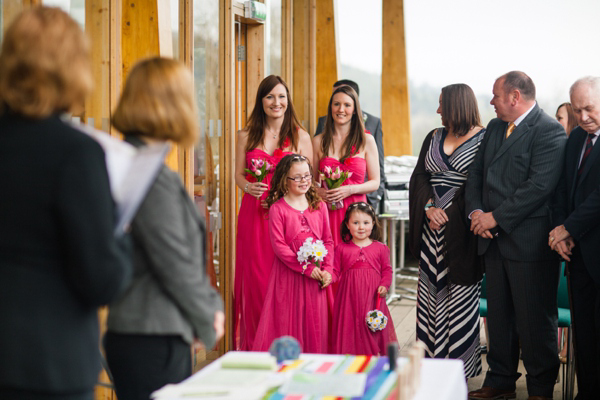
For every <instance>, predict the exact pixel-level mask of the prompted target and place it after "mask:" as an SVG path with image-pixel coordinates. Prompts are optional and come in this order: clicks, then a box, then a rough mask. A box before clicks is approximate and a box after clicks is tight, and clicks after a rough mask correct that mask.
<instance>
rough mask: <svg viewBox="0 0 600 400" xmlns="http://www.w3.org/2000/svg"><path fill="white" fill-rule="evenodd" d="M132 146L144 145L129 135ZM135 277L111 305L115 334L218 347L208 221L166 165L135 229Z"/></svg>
mask: <svg viewBox="0 0 600 400" xmlns="http://www.w3.org/2000/svg"><path fill="white" fill-rule="evenodd" d="M126 140H127V141H128V142H130V143H131V144H133V145H134V146H137V147H139V146H141V145H143V142H142V141H141V140H140V139H139V138H137V137H135V136H126ZM131 235H132V238H133V244H134V248H133V250H134V251H133V254H134V258H133V261H134V276H133V281H132V282H131V285H129V287H128V288H127V290H126V291H125V293H123V295H122V296H121V297H120V298H119V299H118V300H117V301H115V302H114V303H113V304H111V306H110V312H109V315H108V322H107V326H108V330H109V331H111V332H115V333H125V334H146V335H180V336H181V337H182V338H183V339H184V340H185V341H186V342H188V343H190V344H191V343H192V341H193V339H194V338H199V339H200V340H202V342H203V343H204V345H205V346H206V348H207V349H211V348H213V347H214V345H215V330H214V327H213V326H214V320H215V312H216V311H217V310H222V309H223V304H222V301H221V298H220V297H219V294H218V293H217V292H216V290H215V289H213V288H212V286H211V285H210V281H209V279H208V277H207V275H206V263H205V258H206V254H205V253H206V251H205V245H204V243H205V240H206V235H205V229H204V223H203V221H202V220H201V218H200V215H199V214H198V210H197V209H196V205H195V204H194V202H193V201H192V199H191V198H190V196H189V195H188V193H187V192H186V190H185V188H184V187H183V185H182V184H181V179H180V178H179V175H177V174H176V173H175V172H173V171H171V170H170V169H169V168H167V167H166V166H163V167H162V169H161V171H160V172H159V174H158V176H157V178H156V181H155V182H154V184H153V185H152V187H151V188H150V190H149V192H148V194H147V195H146V198H145V199H144V201H143V202H142V204H141V205H140V209H139V210H138V212H137V214H136V216H135V218H134V219H133V222H132V226H131Z"/></svg>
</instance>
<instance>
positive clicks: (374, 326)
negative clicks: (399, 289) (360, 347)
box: [366, 294, 388, 332]
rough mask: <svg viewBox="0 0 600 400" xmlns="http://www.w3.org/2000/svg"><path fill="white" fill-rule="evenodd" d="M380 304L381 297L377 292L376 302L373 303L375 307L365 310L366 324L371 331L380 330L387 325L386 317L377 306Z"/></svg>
mask: <svg viewBox="0 0 600 400" xmlns="http://www.w3.org/2000/svg"><path fill="white" fill-rule="evenodd" d="M380 305H381V297H380V296H379V294H378V295H377V304H376V305H375V309H374V310H371V311H369V312H367V318H366V320H367V326H368V327H369V329H370V330H371V332H377V331H382V330H384V329H385V327H386V326H387V321H388V319H387V317H386V316H385V315H383V313H382V312H381V311H380V310H379V306H380Z"/></svg>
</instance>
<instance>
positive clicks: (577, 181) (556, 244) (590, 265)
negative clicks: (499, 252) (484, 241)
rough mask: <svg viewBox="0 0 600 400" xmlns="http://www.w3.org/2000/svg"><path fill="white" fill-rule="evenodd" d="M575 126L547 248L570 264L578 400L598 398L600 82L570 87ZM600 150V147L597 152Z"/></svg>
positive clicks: (585, 81)
mask: <svg viewBox="0 0 600 400" xmlns="http://www.w3.org/2000/svg"><path fill="white" fill-rule="evenodd" d="M571 104H572V105H573V110H574V112H575V116H576V118H577V122H578V123H579V127H577V128H575V129H574V130H573V131H572V132H571V135H570V136H569V139H568V141H567V146H566V150H565V162H564V167H563V175H562V177H561V180H560V183H559V185H558V189H557V191H556V202H555V207H554V210H553V220H554V223H555V225H557V227H556V228H555V229H553V230H552V231H551V232H550V234H549V238H548V244H549V245H550V247H551V248H552V249H553V250H556V251H557V252H558V253H559V254H560V255H561V256H562V257H563V258H564V259H565V260H567V261H569V264H568V268H567V271H568V275H569V291H570V292H571V309H572V316H573V330H574V340H575V346H576V347H575V350H576V352H575V362H576V364H577V383H578V389H579V394H578V396H577V399H578V400H585V399H597V398H599V397H600V257H598V251H597V248H598V244H599V243H600V148H598V147H596V146H595V143H596V141H597V139H598V135H599V134H600V78H597V77H585V78H581V79H579V80H577V81H576V82H575V83H574V84H573V86H571ZM599 147H600V146H599Z"/></svg>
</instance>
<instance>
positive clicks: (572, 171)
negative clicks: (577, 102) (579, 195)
mask: <svg viewBox="0 0 600 400" xmlns="http://www.w3.org/2000/svg"><path fill="white" fill-rule="evenodd" d="M573 134H577V140H576V141H575V145H574V146H573V151H574V152H575V154H573V155H572V156H571V160H570V161H571V163H570V165H569V168H568V169H567V171H566V172H567V174H568V177H569V178H570V179H569V180H568V181H567V182H570V183H571V187H570V188H569V195H570V197H571V198H572V197H573V195H575V188H576V187H577V170H578V169H579V158H580V157H581V151H582V149H583V144H584V143H585V139H586V136H585V132H583V131H582V132H579V131H577V132H576V133H575V132H573ZM594 147H596V145H594ZM591 156H592V155H591V154H590V156H589V158H591ZM586 162H587V161H586ZM588 165H589V164H588Z"/></svg>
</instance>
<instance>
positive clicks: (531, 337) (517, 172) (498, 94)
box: [466, 71, 566, 399]
mask: <svg viewBox="0 0 600 400" xmlns="http://www.w3.org/2000/svg"><path fill="white" fill-rule="evenodd" d="M490 104H492V105H493V106H494V108H495V110H496V114H497V116H498V118H495V119H493V120H492V121H490V123H489V124H488V126H487V133H486V135H485V138H484V139H483V143H482V144H481V148H480V150H479V153H478V154H477V156H476V158H475V160H474V161H473V164H472V165H471V168H470V169H469V177H468V179H467V185H466V212H467V216H468V217H470V218H471V230H472V231H473V233H474V234H476V235H479V236H480V237H479V240H478V252H479V254H480V255H483V256H484V260H485V267H486V274H487V295H488V330H489V343H490V347H489V352H488V356H487V361H488V364H489V366H490V368H489V370H488V372H487V375H486V378H485V381H484V383H483V387H482V388H481V389H479V390H476V391H474V392H471V393H469V399H505V398H514V397H515V382H516V381H517V379H518V378H519V376H520V374H519V373H518V372H517V367H518V364H519V343H520V344H521V349H522V355H523V363H524V365H525V368H526V369H527V390H528V392H529V396H530V397H529V399H545V398H552V392H553V389H554V384H555V381H556V377H557V374H558V367H559V361H558V352H557V346H556V343H557V318H558V315H557V314H558V311H557V300H556V293H557V289H558V268H559V264H558V262H557V260H556V256H555V255H554V254H552V252H551V251H550V249H549V248H548V246H547V244H546V243H547V240H546V237H547V234H548V232H549V231H550V228H551V223H550V207H549V204H550V198H551V195H552V194H553V192H554V189H555V187H556V185H557V183H558V180H559V178H560V168H557V167H556V165H557V163H561V162H562V160H563V157H564V147H565V141H566V135H565V131H564V129H563V128H562V126H561V125H560V124H559V123H558V122H556V121H555V120H554V119H553V118H551V117H550V116H548V115H547V114H546V113H544V112H543V111H542V110H541V109H540V108H539V106H538V105H537V103H536V101H535V85H534V84H533V81H532V80H531V78H529V76H527V75H526V74H524V73H523V72H519V71H513V72H509V73H507V74H505V75H503V76H501V77H500V78H498V79H497V80H496V82H495V83H494V88H493V98H492V101H491V102H490Z"/></svg>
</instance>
